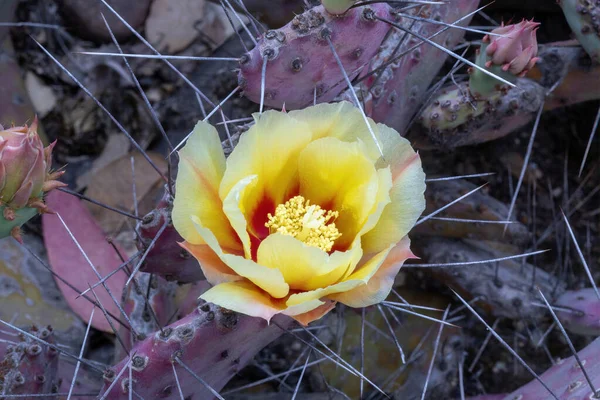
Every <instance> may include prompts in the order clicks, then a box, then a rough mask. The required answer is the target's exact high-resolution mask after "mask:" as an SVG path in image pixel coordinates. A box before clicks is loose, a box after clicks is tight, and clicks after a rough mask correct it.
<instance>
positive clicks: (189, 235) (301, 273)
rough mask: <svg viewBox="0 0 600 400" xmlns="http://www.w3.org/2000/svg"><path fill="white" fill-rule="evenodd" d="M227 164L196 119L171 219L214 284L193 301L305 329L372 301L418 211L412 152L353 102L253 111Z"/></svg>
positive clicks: (403, 253) (382, 291)
mask: <svg viewBox="0 0 600 400" xmlns="http://www.w3.org/2000/svg"><path fill="white" fill-rule="evenodd" d="M254 118H255V120H256V124H255V125H254V126H253V127H252V128H250V130H249V131H248V132H246V133H245V134H244V135H243V136H242V137H241V139H240V142H239V144H238V146H237V147H236V148H235V150H234V151H233V152H232V153H231V155H230V156H229V158H228V159H227V160H225V156H224V154H223V151H222V149H221V143H220V141H219V137H218V134H217V131H216V130H215V129H214V128H213V127H212V126H210V125H208V124H206V123H204V122H200V123H198V125H196V128H195V130H194V132H193V134H192V135H191V137H190V139H189V141H188V143H187V145H186V146H185V148H184V149H183V150H182V151H181V153H180V157H181V161H180V165H179V174H178V177H177V187H176V195H175V201H174V207H173V214H172V215H173V223H174V225H175V227H176V229H177V230H178V231H179V233H180V234H181V236H182V237H183V238H184V239H185V243H184V244H183V246H184V247H185V248H186V249H187V250H188V251H189V252H190V253H191V254H192V255H194V257H196V259H198V261H199V262H200V266H201V267H202V270H203V272H204V275H205V276H206V278H207V280H208V281H209V282H210V283H211V284H213V285H215V286H214V287H213V288H211V289H209V290H208V291H207V292H206V293H204V294H203V295H202V296H201V298H202V299H204V300H206V301H208V302H212V303H214V304H217V305H219V306H221V307H225V308H228V309H230V310H233V311H237V312H240V313H243V314H247V315H251V316H255V317H262V318H264V319H267V320H270V319H271V318H272V317H273V316H274V315H276V314H280V313H281V314H285V315H289V316H292V317H293V318H295V319H296V320H298V321H299V322H301V323H303V324H308V323H309V322H311V321H313V320H315V319H318V318H320V317H322V316H323V315H325V314H326V313H327V312H329V311H330V310H331V309H332V308H333V307H334V306H335V303H336V302H338V301H339V302H341V303H344V304H346V305H348V306H350V307H366V306H369V305H373V304H376V303H379V302H380V301H382V300H384V299H385V297H386V296H387V295H388V294H389V292H390V290H391V287H392V284H393V282H394V277H395V276H396V274H397V273H398V270H399V269H400V267H401V266H402V264H403V263H404V261H405V260H407V259H409V258H414V256H413V254H412V252H411V251H410V248H409V244H410V241H409V240H408V237H407V236H406V235H407V233H408V232H409V231H410V229H411V228H412V227H413V226H414V224H415V222H416V221H417V218H418V217H419V215H420V214H421V213H422V212H423V210H424V208H425V199H424V191H425V174H424V172H423V169H422V167H421V161H420V158H419V155H418V154H417V153H415V151H414V150H413V149H412V148H411V146H410V143H409V142H408V141H407V140H406V139H404V138H402V137H401V136H400V135H399V134H398V132H396V131H395V130H393V129H391V128H389V127H387V126H385V125H382V124H375V123H374V122H373V121H370V124H371V129H372V131H373V132H374V133H375V135H376V137H377V139H378V140H379V142H380V144H381V147H382V148H383V149H384V156H383V157H381V156H380V154H379V151H378V147H377V145H376V143H374V142H373V139H372V138H371V133H370V132H369V129H368V128H367V126H366V124H365V122H364V120H363V117H362V115H361V112H360V111H359V110H358V109H356V108H355V107H353V106H352V105H351V104H350V103H347V102H342V103H336V104H321V105H318V106H314V107H309V108H306V109H304V110H300V111H292V112H289V113H284V112H276V111H267V112H265V113H263V114H262V115H255V116H254Z"/></svg>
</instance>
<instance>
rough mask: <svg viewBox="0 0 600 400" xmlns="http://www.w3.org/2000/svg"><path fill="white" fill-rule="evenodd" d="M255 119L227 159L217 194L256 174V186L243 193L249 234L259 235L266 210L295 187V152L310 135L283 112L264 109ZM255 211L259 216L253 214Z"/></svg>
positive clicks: (278, 202) (296, 170) (292, 191)
mask: <svg viewBox="0 0 600 400" xmlns="http://www.w3.org/2000/svg"><path fill="white" fill-rule="evenodd" d="M256 118H257V120H256V124H255V125H254V126H252V127H251V128H250V130H249V131H248V132H246V133H244V134H243V135H242V137H241V139H240V141H239V144H238V145H237V146H236V148H235V150H234V151H233V152H232V153H231V155H230V156H229V158H228V159H227V169H226V171H225V174H224V176H223V180H222V182H221V186H220V188H219V194H220V196H221V198H224V197H225V196H226V195H227V194H228V193H229V192H230V191H231V189H232V188H233V186H234V185H235V184H237V183H238V182H239V181H240V180H241V179H243V178H244V177H246V176H248V175H257V176H258V180H257V183H256V186H254V187H253V188H252V190H250V191H249V192H248V193H247V194H246V195H245V196H244V197H245V199H244V208H245V212H246V218H247V219H248V221H249V222H250V226H249V230H250V233H252V234H254V235H255V236H257V237H260V238H263V237H265V236H266V235H267V234H268V230H267V229H266V228H265V226H264V224H265V223H266V222H267V213H269V212H271V213H272V212H273V211H274V209H275V207H276V206H277V205H278V204H280V203H283V202H284V200H287V199H288V198H289V197H291V195H292V194H293V193H294V191H297V190H298V155H299V154H300V151H301V150H302V149H303V148H304V147H305V146H306V145H307V144H308V143H309V142H310V141H311V138H312V135H311V133H310V130H309V128H308V126H307V125H306V124H304V123H302V122H300V121H297V120H295V119H294V118H292V117H290V116H289V115H288V114H286V113H281V112H276V111H267V112H265V113H263V114H262V115H261V116H260V117H256ZM265 202H266V206H265V205H264V204H263V203H265ZM257 210H259V211H260V213H261V215H259V216H256V217H254V216H253V215H254V213H256V212H257ZM262 214H264V215H262ZM250 216H253V217H250ZM252 222H256V223H252ZM257 231H258V232H257Z"/></svg>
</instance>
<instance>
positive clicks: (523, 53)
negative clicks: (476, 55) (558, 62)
mask: <svg viewBox="0 0 600 400" xmlns="http://www.w3.org/2000/svg"><path fill="white" fill-rule="evenodd" d="M539 26H540V24H539V22H533V21H523V22H521V23H519V24H516V25H506V26H501V27H500V28H496V29H494V30H493V31H492V33H495V34H498V35H503V36H492V37H491V38H490V36H489V35H487V36H486V37H484V38H483V41H484V42H489V45H488V46H487V47H486V49H485V53H486V55H487V56H489V57H491V60H489V61H487V62H486V67H488V68H490V67H491V66H492V65H501V66H502V70H503V71H505V72H510V73H512V74H513V75H517V76H524V75H525V74H526V73H527V71H529V70H530V69H531V68H533V66H534V65H535V63H536V61H537V60H538V58H537V57H536V56H537V53H538V46H537V38H536V36H535V31H536V30H537V29H538V27H539Z"/></svg>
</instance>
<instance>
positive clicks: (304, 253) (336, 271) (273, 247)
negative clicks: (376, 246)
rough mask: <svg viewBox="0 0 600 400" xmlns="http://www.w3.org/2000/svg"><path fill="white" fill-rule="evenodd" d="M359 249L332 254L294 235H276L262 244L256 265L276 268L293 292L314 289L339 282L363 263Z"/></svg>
mask: <svg viewBox="0 0 600 400" xmlns="http://www.w3.org/2000/svg"><path fill="white" fill-rule="evenodd" d="M361 255H362V251H361V249H360V248H355V249H352V250H348V251H346V252H339V251H336V252H333V253H332V254H331V255H329V254H327V253H326V252H325V251H323V250H321V249H320V248H318V247H313V246H308V245H306V244H305V243H302V242H301V241H299V240H297V239H295V238H294V237H292V236H288V235H283V234H280V233H275V234H272V235H269V236H268V237H267V238H266V239H265V240H263V241H262V243H261V244H260V247H259V248H258V254H257V262H258V263H259V264H261V265H265V266H267V267H270V268H277V269H279V270H280V271H281V273H282V274H283V277H284V279H285V281H286V282H287V283H288V284H289V285H290V289H293V290H315V289H318V288H322V287H326V286H329V285H331V284H333V283H335V282H337V281H338V280H339V279H340V278H341V277H342V276H344V274H345V273H346V271H347V270H348V269H349V268H351V267H353V266H354V265H356V263H358V261H359V260H360V257H361Z"/></svg>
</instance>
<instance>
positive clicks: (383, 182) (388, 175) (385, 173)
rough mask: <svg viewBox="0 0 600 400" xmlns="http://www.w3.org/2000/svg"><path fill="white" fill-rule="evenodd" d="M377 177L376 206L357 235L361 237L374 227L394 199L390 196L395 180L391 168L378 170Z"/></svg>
mask: <svg viewBox="0 0 600 400" xmlns="http://www.w3.org/2000/svg"><path fill="white" fill-rule="evenodd" d="M377 177H378V180H379V185H378V189H377V196H376V198H375V206H374V207H373V209H372V210H371V212H370V213H369V216H368V217H367V220H366V221H365V223H364V224H363V226H362V227H361V229H360V232H358V235H357V237H361V236H362V235H364V234H365V233H366V232H368V231H370V230H371V229H373V228H374V227H375V226H376V225H377V223H378V222H379V219H380V218H381V215H382V214H383V210H385V208H386V207H387V205H388V204H390V203H391V202H392V199H391V197H390V190H391V189H392V186H393V182H392V172H391V171H390V168H389V167H385V168H382V169H379V170H377Z"/></svg>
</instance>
